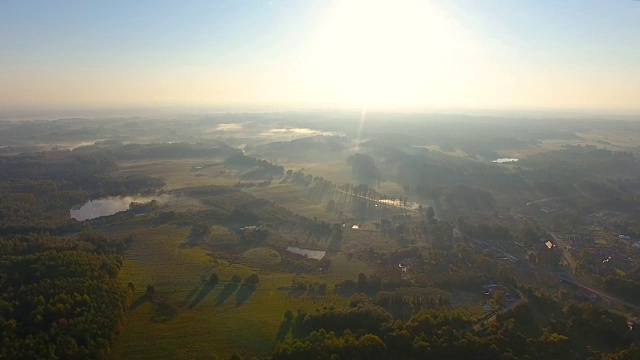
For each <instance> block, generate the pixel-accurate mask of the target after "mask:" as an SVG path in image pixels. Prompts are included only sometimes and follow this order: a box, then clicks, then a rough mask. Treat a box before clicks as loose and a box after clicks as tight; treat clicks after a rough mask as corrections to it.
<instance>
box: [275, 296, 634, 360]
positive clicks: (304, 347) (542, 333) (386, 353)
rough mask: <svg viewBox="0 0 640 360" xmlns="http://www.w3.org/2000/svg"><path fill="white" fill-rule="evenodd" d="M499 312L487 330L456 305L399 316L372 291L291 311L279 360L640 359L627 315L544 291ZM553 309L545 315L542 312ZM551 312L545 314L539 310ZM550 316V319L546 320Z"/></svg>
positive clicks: (277, 351)
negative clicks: (562, 300) (337, 305)
mask: <svg viewBox="0 0 640 360" xmlns="http://www.w3.org/2000/svg"><path fill="white" fill-rule="evenodd" d="M523 291H524V292H525V293H526V294H527V297H528V298H529V299H530V300H529V303H522V304H520V305H517V306H516V307H514V308H513V309H511V310H509V311H507V312H505V313H501V314H499V315H498V316H497V318H496V320H495V321H494V322H492V323H491V324H490V326H489V327H487V328H485V329H484V330H481V331H478V332H474V331H473V330H472V328H473V325H474V324H475V322H476V321H477V320H476V319H474V318H472V317H470V316H468V315H465V314H464V313H463V312H460V311H456V310H447V309H443V308H438V309H437V310H436V309H433V308H430V309H425V310H422V311H420V312H418V313H416V314H414V315H413V316H411V317H410V318H409V319H407V320H401V319H396V318H394V317H393V316H392V315H391V314H390V313H389V312H387V311H385V309H383V308H382V307H380V306H376V305H374V304H372V303H369V302H368V301H367V300H366V298H365V299H364V300H362V299H356V300H355V301H352V303H351V305H350V307H349V308H347V309H324V310H323V311H317V312H311V313H306V312H305V311H303V310H299V311H298V313H297V314H296V315H295V316H293V314H290V323H291V334H292V336H293V340H292V341H288V342H280V343H278V345H276V349H275V351H274V353H273V355H272V358H273V359H301V358H313V359H468V358H469V357H470V356H471V357H473V358H478V359H496V360H497V359H545V358H548V359H575V358H576V357H577V358H590V359H603V360H604V359H627V360H630V359H634V356H637V355H638V354H640V351H638V348H637V347H636V346H633V345H630V344H631V337H630V334H629V330H628V328H627V326H626V321H625V320H624V317H622V316H619V315H616V314H614V313H611V312H609V311H607V310H604V309H601V308H599V307H597V306H595V305H593V304H589V303H582V304H577V303H569V304H568V305H567V306H566V307H564V308H562V307H561V306H560V304H559V303H557V302H555V301H554V300H552V299H551V298H549V297H548V296H547V295H545V294H541V293H538V292H537V291H536V290H534V289H530V288H529V289H523ZM544 312H547V314H543V313H544ZM541 315H546V316H541ZM542 319H544V320H542Z"/></svg>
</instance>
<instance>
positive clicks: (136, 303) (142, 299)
mask: <svg viewBox="0 0 640 360" xmlns="http://www.w3.org/2000/svg"><path fill="white" fill-rule="evenodd" d="M149 300H151V297H150V296H149V295H148V294H144V295H140V297H139V298H137V299H136V301H134V302H132V303H131V305H129V310H135V309H137V308H138V307H140V305H142V304H144V303H146V302H147V301H149Z"/></svg>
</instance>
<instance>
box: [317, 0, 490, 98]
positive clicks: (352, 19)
mask: <svg viewBox="0 0 640 360" xmlns="http://www.w3.org/2000/svg"><path fill="white" fill-rule="evenodd" d="M318 28H319V30H318V36H317V38H316V41H315V42H314V44H313V46H312V47H311V48H310V49H309V51H308V59H307V61H306V63H305V71H308V74H311V75H310V76H312V77H313V78H314V79H313V82H314V83H315V85H316V88H317V91H319V92H331V93H332V95H334V96H335V97H336V98H339V99H341V100H343V101H344V102H345V103H350V104H352V105H356V104H357V105H365V106H406V105H411V104H418V103H420V104H425V103H429V102H433V103H443V100H445V101H446V97H447V96H450V95H452V94H453V93H455V94H456V97H458V96H459V95H462V93H464V90H465V86H466V84H464V82H463V81H462V79H465V78H468V76H469V75H470V74H472V73H473V72H474V71H477V68H472V67H471V66H469V64H470V62H471V61H472V59H470V58H469V57H470V56H471V55H472V53H475V52H477V51H478V49H477V47H476V45H475V43H474V42H473V41H472V40H471V38H470V37H469V36H468V35H467V34H466V33H465V32H464V31H463V29H462V28H461V27H460V26H459V25H458V24H457V23H456V22H454V21H453V20H452V19H451V18H449V17H448V16H447V14H446V12H444V11H443V10H442V9H441V8H439V7H438V6H436V5H434V4H432V3H431V2H428V1H418V0H399V1H376V0H374V1H370V0H368V1H367V0H353V1H344V2H343V1H340V2H336V3H335V5H334V7H333V8H332V9H331V10H330V11H329V12H328V14H327V15H326V16H325V18H324V19H323V21H322V22H321V24H320V26H319V27H318Z"/></svg>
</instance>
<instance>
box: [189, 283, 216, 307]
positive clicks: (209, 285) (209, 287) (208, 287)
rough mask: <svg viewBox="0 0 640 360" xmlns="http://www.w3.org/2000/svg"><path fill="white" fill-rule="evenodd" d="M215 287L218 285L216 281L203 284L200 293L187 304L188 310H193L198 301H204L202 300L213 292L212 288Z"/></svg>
mask: <svg viewBox="0 0 640 360" xmlns="http://www.w3.org/2000/svg"><path fill="white" fill-rule="evenodd" d="M216 285H218V282H217V281H210V282H207V283H206V284H204V286H203V287H202V288H201V289H200V292H199V293H198V295H196V297H195V298H193V300H192V301H191V304H189V309H193V307H194V306H196V305H198V304H199V303H200V301H202V300H204V298H206V297H207V295H209V293H210V292H211V290H213V288H215V287H216Z"/></svg>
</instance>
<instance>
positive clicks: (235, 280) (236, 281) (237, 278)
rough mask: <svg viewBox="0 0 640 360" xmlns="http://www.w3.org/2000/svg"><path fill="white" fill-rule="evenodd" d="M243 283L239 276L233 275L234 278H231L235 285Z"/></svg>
mask: <svg viewBox="0 0 640 360" xmlns="http://www.w3.org/2000/svg"><path fill="white" fill-rule="evenodd" d="M241 281H242V278H241V277H240V275H238V274H233V276H232V277H231V282H232V283H234V284H240V282H241Z"/></svg>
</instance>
